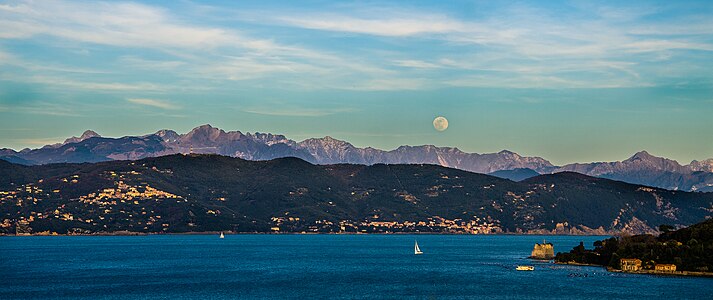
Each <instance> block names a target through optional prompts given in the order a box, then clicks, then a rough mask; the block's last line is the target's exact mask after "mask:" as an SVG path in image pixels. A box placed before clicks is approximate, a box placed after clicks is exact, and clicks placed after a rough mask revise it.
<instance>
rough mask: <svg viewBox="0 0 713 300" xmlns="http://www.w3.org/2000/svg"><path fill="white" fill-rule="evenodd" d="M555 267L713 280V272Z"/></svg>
mask: <svg viewBox="0 0 713 300" xmlns="http://www.w3.org/2000/svg"><path fill="white" fill-rule="evenodd" d="M554 264H555V265H568V266H578V267H598V268H602V269H606V270H607V272H610V273H622V274H640V275H659V276H670V277H710V278H713V272H698V271H675V272H670V271H668V272H667V271H656V270H640V271H624V270H619V269H614V268H612V267H608V266H603V265H597V264H584V263H578V262H557V261H555V262H554Z"/></svg>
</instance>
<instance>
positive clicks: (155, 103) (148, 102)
mask: <svg viewBox="0 0 713 300" xmlns="http://www.w3.org/2000/svg"><path fill="white" fill-rule="evenodd" d="M126 101H129V102H131V103H134V104H139V105H145V106H151V107H158V108H162V109H171V110H173V109H179V108H180V107H179V106H177V105H175V104H173V103H171V102H168V101H165V100H157V99H148V98H128V99H126Z"/></svg>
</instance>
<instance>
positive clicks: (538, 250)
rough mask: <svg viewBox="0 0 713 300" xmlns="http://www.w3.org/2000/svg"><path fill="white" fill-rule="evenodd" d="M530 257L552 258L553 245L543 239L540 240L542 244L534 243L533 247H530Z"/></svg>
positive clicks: (553, 255)
mask: <svg viewBox="0 0 713 300" xmlns="http://www.w3.org/2000/svg"><path fill="white" fill-rule="evenodd" d="M530 258H533V259H544V260H550V259H554V258H555V247H554V246H553V245H552V243H547V242H545V241H542V244H535V247H534V248H533V249H532V255H530Z"/></svg>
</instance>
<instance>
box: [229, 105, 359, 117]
mask: <svg viewBox="0 0 713 300" xmlns="http://www.w3.org/2000/svg"><path fill="white" fill-rule="evenodd" d="M241 111H243V112H246V113H251V114H258V115H266V116H284V117H323V116H329V115H334V114H339V113H348V112H355V111H357V110H355V109H352V108H333V109H327V108H287V109H286V108H284V107H252V108H245V109H242V110H241Z"/></svg>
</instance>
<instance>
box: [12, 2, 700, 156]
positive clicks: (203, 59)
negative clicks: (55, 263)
mask: <svg viewBox="0 0 713 300" xmlns="http://www.w3.org/2000/svg"><path fill="white" fill-rule="evenodd" d="M444 2H445V3H444ZM618 2H622V1H610V2H607V1H597V2H596V3H595V2H593V1H517V2H509V1H448V2H446V1H403V2H382V1H358V2H336V3H335V2H331V1H324V2H322V1H163V2H161V1H150V2H143V3H142V2H120V1H111V2H96V1H86V2H82V1H0V147H9V148H14V149H21V148H24V147H31V148H35V147H39V146H41V145H44V144H49V143H55V142H58V141H62V140H63V139H64V138H66V137H68V136H71V135H79V134H81V132H82V131H84V130H85V129H93V130H95V131H97V132H99V133H100V134H102V135H104V136H124V135H139V134H146V133H150V132H154V131H156V130H159V129H164V128H168V129H174V130H176V131H178V132H186V131H188V130H190V129H191V128H193V127H195V126H198V125H201V124H205V123H210V124H212V125H214V126H217V127H220V128H223V129H226V130H240V131H243V132H255V131H259V132H272V133H281V134H285V135H287V136H288V137H289V138H292V139H295V140H302V139H305V138H309V137H321V136H326V135H329V136H332V137H335V138H339V139H344V140H348V141H350V142H352V143H353V144H355V145H356V146H360V147H365V146H372V147H376V148H382V149H392V148H395V147H397V146H399V145H402V144H410V145H421V144H435V145H439V146H454V147H458V148H460V149H461V150H464V151H468V152H479V153H483V152H495V151H499V150H501V149H508V150H512V151H515V152H518V153H520V154H522V155H535V156H542V157H544V158H547V159H549V160H551V161H553V162H554V163H560V164H561V163H569V162H575V161H577V162H588V161H610V160H621V159H625V158H627V157H628V156H630V155H631V154H633V153H634V152H636V151H639V150H642V149H646V150H648V151H649V152H651V153H652V154H655V155H660V156H667V157H670V158H673V159H677V160H679V162H682V163H688V162H690V161H691V160H693V159H698V160H701V159H706V158H710V157H713V130H711V129H713V126H712V125H713V122H712V121H711V117H710V116H712V115H713V72H712V71H711V70H713V2H710V1H660V2H656V1H642V2H638V1H626V4H621V3H618ZM438 115H443V116H445V117H447V118H448V120H449V123H450V127H449V128H448V130H446V131H444V132H437V131H435V130H434V129H433V127H432V125H431V121H432V120H433V118H434V117H436V116H438Z"/></svg>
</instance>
